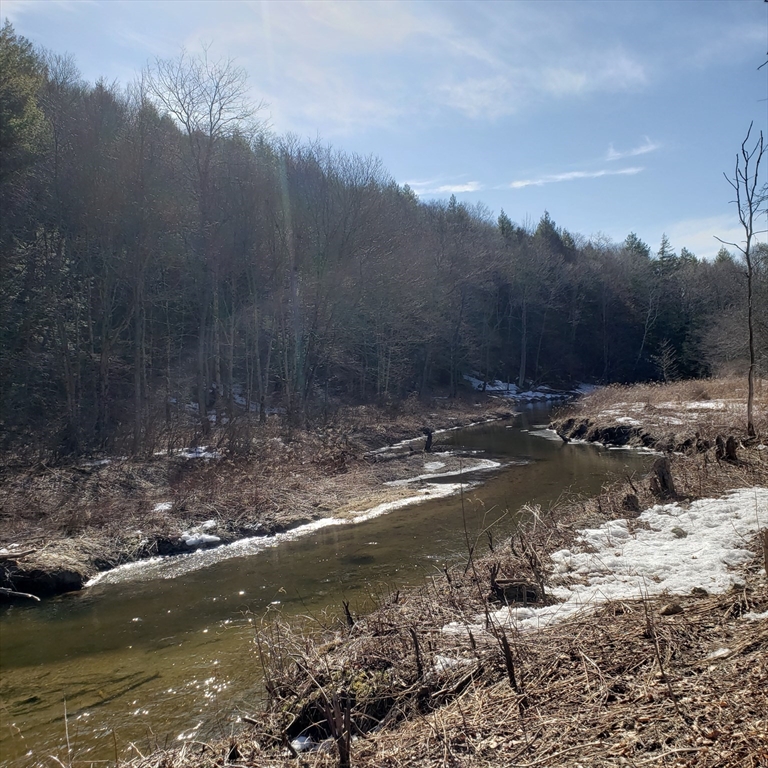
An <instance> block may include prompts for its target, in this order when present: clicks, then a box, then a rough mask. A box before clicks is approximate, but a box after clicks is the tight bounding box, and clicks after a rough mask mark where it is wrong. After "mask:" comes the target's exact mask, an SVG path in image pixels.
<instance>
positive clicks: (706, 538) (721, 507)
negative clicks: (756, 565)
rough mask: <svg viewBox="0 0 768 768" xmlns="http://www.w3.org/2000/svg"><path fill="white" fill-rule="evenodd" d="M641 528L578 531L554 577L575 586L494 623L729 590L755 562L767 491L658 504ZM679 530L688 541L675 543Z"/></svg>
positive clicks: (557, 561)
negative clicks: (754, 542) (753, 544)
mask: <svg viewBox="0 0 768 768" xmlns="http://www.w3.org/2000/svg"><path fill="white" fill-rule="evenodd" d="M637 522H639V523H640V526H637V527H636V523H634V522H633V523H630V521H628V520H610V521H608V522H606V523H604V524H603V525H601V526H600V527H599V528H589V529H585V530H582V531H580V533H579V536H578V538H577V540H576V547H575V549H574V551H571V550H568V549H562V550H560V551H558V552H555V553H553V554H552V555H551V560H552V563H553V575H555V576H556V577H557V576H560V577H567V578H568V580H569V581H572V582H573V583H570V584H568V585H567V586H559V587H554V588H551V589H550V594H551V595H552V596H553V597H555V598H557V599H558V600H560V602H559V603H557V604H556V605H549V606H544V607H541V608H537V607H532V606H524V607H519V608H503V609H501V610H499V611H496V612H494V613H493V614H492V616H493V618H494V619H495V620H496V621H498V622H499V623H500V624H503V625H507V626H510V625H511V626H515V627H517V628H519V629H534V628H538V627H545V626H547V625H548V624H552V623H554V622H557V621H561V620H562V619H565V618H567V617H569V616H572V615H573V614H575V613H577V612H578V611H580V610H582V609H584V608H586V607H590V606H594V605H595V604H596V603H600V602H603V601H605V600H622V599H632V598H637V597H641V596H643V595H660V594H662V593H665V594H683V595H685V594H690V592H691V590H692V589H693V588H694V587H701V588H704V589H706V590H707V592H710V593H716V592H724V591H726V590H727V589H729V588H730V587H732V586H733V585H734V584H735V583H736V582H737V580H738V578H739V574H738V572H737V571H734V570H733V569H734V568H736V567H737V566H740V565H743V564H744V563H747V562H749V561H750V560H751V559H752V558H753V556H754V555H753V553H752V552H751V551H750V550H749V549H747V546H748V544H749V538H750V537H751V536H753V535H754V534H755V533H756V532H757V531H758V530H759V529H761V528H764V527H765V526H767V525H768V488H761V487H756V488H749V489H744V490H738V491H731V492H729V493H728V494H726V496H724V497H722V498H719V499H701V500H699V501H694V502H692V503H691V504H690V506H688V507H687V508H685V507H682V506H680V505H679V504H677V503H674V504H658V505H656V506H654V507H651V508H650V509H647V510H646V511H645V512H643V513H642V515H640V518H639V520H638V521H637ZM630 526H631V527H630ZM675 528H681V529H683V530H684V531H686V533H687V534H688V535H687V536H686V537H685V538H677V537H676V535H675V533H674V532H673V529H675ZM445 631H447V632H464V631H466V627H464V626H462V625H459V624H455V623H454V624H449V625H448V626H446V627H445Z"/></svg>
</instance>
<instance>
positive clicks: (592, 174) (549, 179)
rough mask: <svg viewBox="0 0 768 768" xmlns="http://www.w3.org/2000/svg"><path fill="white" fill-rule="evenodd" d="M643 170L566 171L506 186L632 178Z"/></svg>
mask: <svg viewBox="0 0 768 768" xmlns="http://www.w3.org/2000/svg"><path fill="white" fill-rule="evenodd" d="M643 170H644V168H642V167H631V168H619V169H618V170H615V171H612V170H607V169H602V170H599V171H568V172H566V173H554V174H550V175H547V176H539V177H538V178H537V179H520V180H518V181H513V182H511V183H510V184H508V185H506V186H508V187H509V188H510V189H524V188H525V187H541V186H543V185H544V184H557V183H558V182H561V181H575V180H576V179H599V178H601V177H602V176H634V175H635V174H638V173H641V172H642V171H643Z"/></svg>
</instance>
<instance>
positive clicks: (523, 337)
mask: <svg viewBox="0 0 768 768" xmlns="http://www.w3.org/2000/svg"><path fill="white" fill-rule="evenodd" d="M527 355H528V302H527V300H526V297H525V296H523V313H522V328H521V330H520V372H519V374H518V376H517V386H518V387H520V389H523V388H524V387H525V364H526V357H527Z"/></svg>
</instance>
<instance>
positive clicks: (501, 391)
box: [464, 374, 596, 402]
mask: <svg viewBox="0 0 768 768" xmlns="http://www.w3.org/2000/svg"><path fill="white" fill-rule="evenodd" d="M464 380H465V381H468V382H469V383H470V384H471V385H472V388H473V389H476V390H477V391H478V392H489V393H491V394H493V395H496V396H498V397H506V398H509V399H510V400H514V401H515V402H547V401H550V400H566V399H568V398H570V397H574V396H576V395H585V394H587V393H589V392H592V391H593V390H594V389H596V387H595V386H594V385H592V384H579V386H578V387H576V388H575V389H573V390H570V391H568V392H561V391H558V390H555V389H552V388H551V387H547V386H539V387H534V388H533V389H520V388H519V387H518V386H517V385H515V384H513V383H512V382H509V381H498V380H494V381H487V382H484V381H483V380H482V379H478V378H476V377H475V376H468V375H466V374H465V376H464Z"/></svg>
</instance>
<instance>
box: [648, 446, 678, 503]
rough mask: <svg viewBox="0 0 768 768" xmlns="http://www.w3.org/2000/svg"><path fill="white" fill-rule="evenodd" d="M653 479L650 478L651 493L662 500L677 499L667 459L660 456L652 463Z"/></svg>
mask: <svg viewBox="0 0 768 768" xmlns="http://www.w3.org/2000/svg"><path fill="white" fill-rule="evenodd" d="M652 469H653V477H651V492H652V493H653V494H654V495H655V496H658V497H660V498H662V499H674V498H676V497H677V491H676V490H675V481H674V480H673V479H672V470H671V468H670V464H669V457H667V456H660V457H659V458H658V459H656V461H655V462H654V463H653V468H652Z"/></svg>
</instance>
